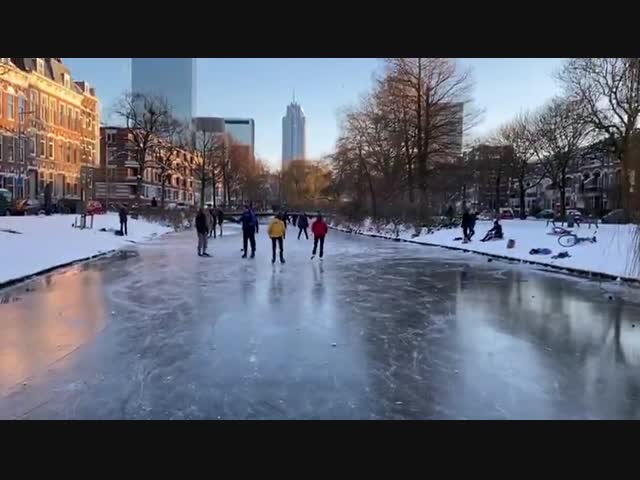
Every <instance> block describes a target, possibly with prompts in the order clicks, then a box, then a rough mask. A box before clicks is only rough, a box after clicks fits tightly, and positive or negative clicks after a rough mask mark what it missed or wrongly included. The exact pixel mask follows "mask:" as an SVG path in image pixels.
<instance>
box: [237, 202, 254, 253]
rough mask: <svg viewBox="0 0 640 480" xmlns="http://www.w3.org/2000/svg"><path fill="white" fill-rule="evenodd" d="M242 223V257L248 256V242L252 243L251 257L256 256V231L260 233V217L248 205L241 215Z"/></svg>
mask: <svg viewBox="0 0 640 480" xmlns="http://www.w3.org/2000/svg"><path fill="white" fill-rule="evenodd" d="M240 223H241V224H242V245H243V248H242V250H243V252H244V253H243V254H242V258H247V243H251V258H253V257H255V256H256V233H258V218H257V217H256V215H255V213H253V210H251V208H250V207H249V206H248V205H245V209H244V212H243V213H242V216H241V217H240Z"/></svg>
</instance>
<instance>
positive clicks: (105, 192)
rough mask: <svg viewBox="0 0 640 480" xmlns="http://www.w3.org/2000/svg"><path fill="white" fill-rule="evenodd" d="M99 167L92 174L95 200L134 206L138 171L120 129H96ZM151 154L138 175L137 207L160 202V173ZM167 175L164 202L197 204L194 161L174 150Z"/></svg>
mask: <svg viewBox="0 0 640 480" xmlns="http://www.w3.org/2000/svg"><path fill="white" fill-rule="evenodd" d="M100 132H101V135H100V165H99V167H98V168H97V169H96V171H95V172H94V181H95V197H96V199H97V200H100V201H103V202H108V203H109V204H110V205H111V204H119V203H126V204H129V205H131V204H132V203H134V202H135V200H136V196H137V193H138V175H139V174H140V168H139V165H138V162H137V161H136V159H135V155H134V151H133V150H132V145H131V142H130V133H129V131H128V130H127V129H126V128H124V127H102V128H101V129H100ZM154 154H155V152H150V153H149V159H148V162H149V163H148V165H149V168H146V169H145V171H144V172H142V178H143V181H142V191H141V192H140V203H143V204H148V203H150V202H151V201H152V200H153V198H155V199H156V200H157V202H158V203H160V202H161V198H162V169H161V167H160V166H159V165H158V164H156V163H154V162H153V158H154V157H153V155H154ZM175 155H176V156H175V162H173V163H174V165H173V166H172V168H171V171H170V172H168V173H166V175H165V176H166V180H165V194H164V196H165V202H166V203H186V204H197V203H199V201H200V183H199V182H198V181H197V179H195V178H194V176H193V174H192V172H193V166H194V162H195V160H196V159H195V157H194V156H193V155H191V154H190V153H189V152H186V151H184V150H178V151H177V152H176V154H175Z"/></svg>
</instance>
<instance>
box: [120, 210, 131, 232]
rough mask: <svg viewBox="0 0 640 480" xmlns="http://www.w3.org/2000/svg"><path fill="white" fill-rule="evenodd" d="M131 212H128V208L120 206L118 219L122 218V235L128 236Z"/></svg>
mask: <svg viewBox="0 0 640 480" xmlns="http://www.w3.org/2000/svg"><path fill="white" fill-rule="evenodd" d="M128 214H129V212H127V207H125V206H124V205H120V209H119V210H118V217H119V218H120V235H128V232H127V218H128Z"/></svg>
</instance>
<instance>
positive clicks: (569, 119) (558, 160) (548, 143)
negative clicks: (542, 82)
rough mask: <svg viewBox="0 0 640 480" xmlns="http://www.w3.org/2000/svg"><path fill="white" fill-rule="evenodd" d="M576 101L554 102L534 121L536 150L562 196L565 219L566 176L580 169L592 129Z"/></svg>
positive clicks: (561, 206) (542, 110) (561, 201)
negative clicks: (581, 153) (580, 157)
mask: <svg viewBox="0 0 640 480" xmlns="http://www.w3.org/2000/svg"><path fill="white" fill-rule="evenodd" d="M582 111H583V106H582V105H581V104H580V103H579V102H577V101H576V100H571V99H567V98H554V99H553V100H551V101H550V102H549V103H548V104H547V105H546V106H544V107H543V108H542V109H541V110H540V112H539V113H538V114H537V115H536V117H535V122H534V127H533V135H534V137H535V139H536V141H535V142H534V148H535V152H536V156H537V158H538V159H539V161H540V163H541V165H542V167H543V168H544V171H545V173H546V175H548V177H549V178H550V179H551V181H552V182H553V185H555V187H556V188H557V189H558V190H559V192H560V213H561V216H562V218H563V219H564V218H565V215H566V189H567V172H568V170H569V169H570V168H572V167H574V166H576V165H577V162H578V160H579V154H580V151H581V150H582V148H583V147H584V145H585V143H586V141H587V139H588V137H589V135H590V133H591V129H590V127H589V124H588V123H587V122H586V121H585V118H584V116H583V115H582Z"/></svg>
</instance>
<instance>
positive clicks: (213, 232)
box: [207, 207, 218, 238]
mask: <svg viewBox="0 0 640 480" xmlns="http://www.w3.org/2000/svg"><path fill="white" fill-rule="evenodd" d="M207 213H208V214H209V224H210V225H209V238H211V236H212V235H213V238H217V237H216V223H218V222H217V214H216V211H215V210H214V209H213V208H212V207H209V211H208V212H207Z"/></svg>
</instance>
